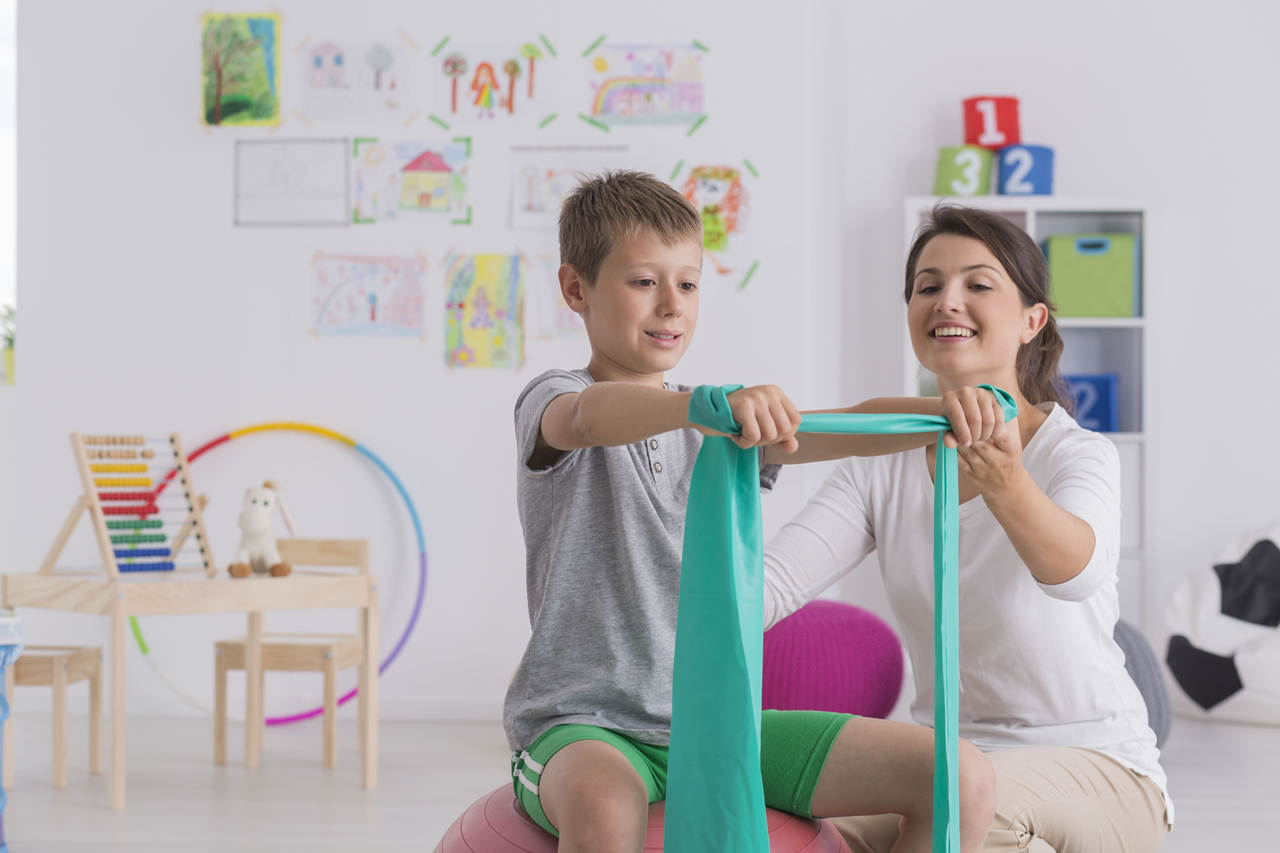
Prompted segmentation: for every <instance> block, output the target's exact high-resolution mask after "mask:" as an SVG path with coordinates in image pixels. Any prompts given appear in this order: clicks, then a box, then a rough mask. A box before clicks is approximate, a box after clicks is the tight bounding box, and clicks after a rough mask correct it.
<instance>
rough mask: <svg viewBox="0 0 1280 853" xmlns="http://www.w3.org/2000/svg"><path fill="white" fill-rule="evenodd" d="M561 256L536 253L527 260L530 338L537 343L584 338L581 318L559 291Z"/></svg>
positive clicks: (585, 329) (584, 329)
mask: <svg viewBox="0 0 1280 853" xmlns="http://www.w3.org/2000/svg"><path fill="white" fill-rule="evenodd" d="M559 272H560V256H559V255H558V254H552V253H550V252H547V253H541V252H540V253H535V254H534V255H533V256H532V257H531V258H529V324H528V325H529V337H530V338H534V339H537V340H548V339H551V338H579V337H585V336H586V334H587V327H586V326H584V325H583V324H582V315H580V314H577V313H575V312H574V311H573V310H572V309H570V308H569V306H568V305H567V304H566V303H565V301H564V296H563V294H561V292H560V276H559Z"/></svg>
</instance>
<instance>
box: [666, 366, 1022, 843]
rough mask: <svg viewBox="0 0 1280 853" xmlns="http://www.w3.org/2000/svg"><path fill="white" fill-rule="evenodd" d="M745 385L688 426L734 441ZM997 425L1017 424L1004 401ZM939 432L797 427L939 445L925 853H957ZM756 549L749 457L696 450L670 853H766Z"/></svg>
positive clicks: (733, 449)
mask: <svg viewBox="0 0 1280 853" xmlns="http://www.w3.org/2000/svg"><path fill="white" fill-rule="evenodd" d="M741 387H742V386H740V385H729V386H724V387H716V386H712V385H704V386H701V387H699V388H697V389H695V390H694V392H693V397H692V399H691V400H690V403H689V420H691V421H693V422H694V423H697V424H701V425H702V426H706V427H710V428H711V429H714V430H717V431H719V432H724V433H731V434H732V433H739V432H741V428H740V426H739V425H738V424H737V423H735V422H734V420H733V415H732V413H731V412H730V410H729V402H728V395H729V394H731V393H733V392H734V391H736V390H738V389H739V388H741ZM981 387H983V388H986V389H988V390H989V391H991V392H992V393H994V394H995V395H996V397H997V398H999V400H1000V403H1001V406H1002V408H1003V409H1004V413H1005V419H1006V420H1011V419H1013V418H1014V417H1016V416H1017V405H1016V404H1015V403H1014V400H1013V397H1012V396H1010V395H1009V394H1008V393H1007V392H1005V391H1003V390H1001V389H999V388H995V387H993V386H990V385H983V386H981ZM950 428H951V424H950V422H949V421H948V420H947V419H946V418H944V417H940V416H935V415H842V414H820V415H807V416H805V417H804V419H803V421H802V423H801V425H800V431H801V432H815V433H841V434H877V435H884V434H902V433H922V432H937V433H938V454H937V463H936V467H935V470H934V511H933V577H934V655H935V666H934V679H935V681H934V696H935V700H934V701H935V707H934V755H935V758H934V780H933V816H934V820H933V849H934V850H935V851H938V853H958V851H959V850H960V826H959V774H958V740H957V738H958V736H959V735H958V713H957V709H958V700H959V694H958V687H957V686H958V683H959V677H960V673H959V661H958V646H959V642H960V639H959V626H958V616H959V614H958V610H959V604H958V602H959V586H958V582H957V573H958V570H959V562H960V549H959V529H960V525H959V492H958V490H957V477H958V473H957V463H956V451H955V450H951V449H948V448H946V447H945V446H944V445H943V444H942V434H943V433H945V432H946V431H947V430H948V429H950ZM763 652H764V542H763V534H762V532H761V523H760V467H759V453H758V450H757V449H756V448H750V449H748V450H742V449H740V448H739V447H738V446H737V445H736V444H734V443H733V442H732V441H731V440H730V439H728V438H720V437H715V436H708V437H707V438H706V439H704V440H703V443H702V450H701V451H700V452H699V454H698V459H697V462H696V463H695V464H694V468H693V481H692V484H691V485H690V489H689V507H688V510H687V514H686V516H685V534H684V553H683V555H682V566H681V570H680V602H679V608H678V611H677V617H676V648H675V671H674V679H673V683H672V696H671V748H670V754H669V760H668V767H667V804H666V818H665V824H666V826H665V830H664V842H663V843H664V849H665V850H667V851H668V853H719V851H723V850H733V851H735V853H768V851H769V833H768V828H767V825H766V823H765V809H764V786H763V783H762V781H761V777H760V702H761V682H762V676H761V670H762V662H763V657H764V653H763Z"/></svg>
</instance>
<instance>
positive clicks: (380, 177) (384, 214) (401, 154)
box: [351, 137, 471, 225]
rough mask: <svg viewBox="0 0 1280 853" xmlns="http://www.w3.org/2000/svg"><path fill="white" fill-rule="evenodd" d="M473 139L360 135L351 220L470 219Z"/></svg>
mask: <svg viewBox="0 0 1280 853" xmlns="http://www.w3.org/2000/svg"><path fill="white" fill-rule="evenodd" d="M470 160H471V139H470V138H469V137H456V138H454V139H452V140H448V141H443V140H442V141H437V142H428V141H422V140H401V141H393V140H383V139H356V140H354V141H353V142H352V158H351V187H352V192H351V198H352V208H351V219H352V221H353V222H355V223H357V224H363V223H374V222H395V221H404V220H408V219H432V218H435V219H438V220H440V221H448V222H454V223H458V224H464V225H465V224H468V223H470V221H471V207H470V206H469V205H468V204H467V167H468V164H469V163H470Z"/></svg>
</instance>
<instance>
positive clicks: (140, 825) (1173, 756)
mask: <svg viewBox="0 0 1280 853" xmlns="http://www.w3.org/2000/svg"><path fill="white" fill-rule="evenodd" d="M82 722H83V718H72V720H71V725H70V738H69V741H70V746H69V749H70V755H71V767H70V770H69V773H68V776H69V779H70V785H69V787H67V788H66V789H65V790H61V791H55V790H54V789H53V788H52V787H51V786H50V775H49V763H48V762H49V745H48V744H49V723H48V720H47V719H44V718H40V717H25V716H24V717H20V718H19V723H20V725H21V735H20V740H21V742H20V743H18V744H17V745H16V747H15V750H14V753H15V755H14V757H15V759H16V774H15V775H16V777H17V778H16V780H15V781H16V785H15V790H14V791H13V792H12V793H11V795H10V799H9V806H8V808H7V809H6V810H5V828H6V831H7V835H8V841H9V845H10V847H11V848H12V850H13V851H14V853H32V851H41V853H61V851H82V850H89V849H93V850H101V851H130V853H134V851H165V853H168V851H171V850H177V849H181V850H183V851H184V853H202V851H210V853H214V851H216V853H225V851H227V850H236V851H244V853H252V851H272V853H274V851H278V850H280V849H281V845H282V843H288V844H291V845H292V844H297V845H298V846H297V847H293V846H290V847H289V848H287V849H305V850H308V851H317V853H321V851H341V853H350V851H353V850H359V851H382V850H387V851H414V853H429V852H430V851H431V850H432V849H433V848H434V847H435V845H436V842H437V841H439V839H440V836H441V835H442V834H443V833H444V831H445V829H446V828H447V827H448V826H449V824H450V823H451V822H452V821H453V820H454V818H455V817H456V816H457V815H458V814H460V813H461V812H462V810H463V809H464V808H465V807H466V806H467V805H468V804H470V803H471V801H472V800H474V799H475V798H476V797H478V796H479V795H480V794H482V793H484V792H486V791H489V790H491V789H492V788H494V787H496V786H498V785H500V784H503V783H504V781H506V779H507V778H508V777H507V766H508V765H507V760H508V754H507V748H506V742H505V740H504V739H503V736H502V730H501V728H500V727H499V726H497V725H494V724H471V725H468V724H428V723H395V722H386V723H383V726H382V772H381V777H380V789H379V790H377V791H372V792H370V791H363V790H361V789H360V772H359V767H358V765H357V763H356V751H355V743H356V732H355V727H354V724H347V723H343V724H342V725H341V727H340V729H339V737H340V744H339V755H338V762H339V763H338V769H337V770H333V771H324V770H323V769H321V767H320V757H321V756H320V730H319V723H318V721H315V722H314V724H312V723H304V724H302V725H301V726H293V727H289V728H286V729H280V730H277V729H272V730H270V731H269V732H268V733H267V749H266V752H265V753H264V755H263V762H262V769H261V770H257V771H252V772H250V771H246V770H244V768H243V767H241V766H239V765H238V758H239V755H240V754H241V753H240V752H239V750H238V749H237V747H238V746H239V744H240V742H241V741H240V737H241V729H240V728H239V727H235V726H233V727H232V730H231V733H230V739H231V750H230V754H231V759H232V762H233V763H232V764H230V765H228V766H226V767H214V766H213V765H212V763H211V761H210V753H211V749H212V748H211V728H212V726H211V724H209V723H207V722H203V721H200V720H176V719H143V718H135V719H133V720H130V721H129V751H130V755H129V759H130V762H131V763H130V768H129V807H128V808H127V809H126V810H125V811H123V812H113V811H111V810H110V809H108V808H107V786H106V778H105V777H103V776H95V777H90V776H89V775H88V773H87V770H86V769H85V768H86V763H85V762H86V757H85V756H86V751H85V750H86V735H85V732H84V728H85V727H84V726H83V725H82V724H81V723H82ZM1174 725H1175V728H1174V734H1173V737H1172V738H1171V739H1170V743H1169V745H1168V749H1167V750H1166V752H1165V767H1166V769H1167V770H1168V772H1169V776H1170V779H1171V780H1172V787H1173V796H1174V799H1175V802H1176V804H1177V809H1178V825H1177V827H1176V828H1175V830H1174V832H1173V834H1172V835H1171V836H1170V837H1169V842H1168V844H1166V845H1165V851H1167V853H1191V851H1196V853H1222V851H1232V853H1252V852H1253V851H1256V853H1263V852H1264V851H1265V853H1275V851H1276V850H1277V849H1280V843H1278V842H1277V840H1276V839H1277V837H1280V729H1271V728H1260V727H1258V728H1255V727H1247V726H1231V725H1211V724H1208V723H1203V722H1199V721H1192V720H1182V719H1179V720H1175V722H1174Z"/></svg>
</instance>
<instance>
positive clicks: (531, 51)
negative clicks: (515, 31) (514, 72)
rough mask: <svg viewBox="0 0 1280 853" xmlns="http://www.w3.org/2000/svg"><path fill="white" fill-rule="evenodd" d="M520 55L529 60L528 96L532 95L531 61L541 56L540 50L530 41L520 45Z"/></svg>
mask: <svg viewBox="0 0 1280 853" xmlns="http://www.w3.org/2000/svg"><path fill="white" fill-rule="evenodd" d="M520 55H521V56H523V57H524V58H525V59H527V60H529V97H530V98H532V97H533V62H534V60H535V59H541V58H542V51H541V50H539V49H538V46H537V45H536V44H534V43H532V42H526V43H525V44H522V45H520Z"/></svg>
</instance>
